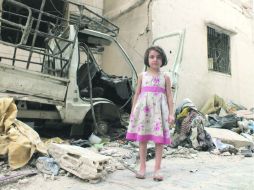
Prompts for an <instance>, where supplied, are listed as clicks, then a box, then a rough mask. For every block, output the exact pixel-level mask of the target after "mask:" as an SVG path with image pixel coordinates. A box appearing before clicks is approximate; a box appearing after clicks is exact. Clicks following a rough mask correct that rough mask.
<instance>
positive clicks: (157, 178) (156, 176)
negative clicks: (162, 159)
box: [153, 171, 163, 181]
mask: <svg viewBox="0 0 254 190" xmlns="http://www.w3.org/2000/svg"><path fill="white" fill-rule="evenodd" d="M153 180H154V181H163V176H162V174H161V172H160V171H157V172H155V173H154V176H153Z"/></svg>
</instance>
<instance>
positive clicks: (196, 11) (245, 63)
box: [152, 0, 254, 107]
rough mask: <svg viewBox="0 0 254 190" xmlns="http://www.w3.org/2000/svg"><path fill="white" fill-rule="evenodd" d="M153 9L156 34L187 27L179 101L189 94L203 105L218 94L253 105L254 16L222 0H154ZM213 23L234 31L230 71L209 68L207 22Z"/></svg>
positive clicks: (197, 103)
mask: <svg viewBox="0 0 254 190" xmlns="http://www.w3.org/2000/svg"><path fill="white" fill-rule="evenodd" d="M152 13H153V18H152V19H153V27H152V31H153V38H156V37H157V36H160V35H161V34H162V33H166V32H168V31H173V30H178V29H183V28H185V29H186V39H185V45H184V56H183V62H182V66H181V71H180V83H179V84H180V88H179V96H178V101H180V100H181V99H183V98H185V97H189V98H191V99H192V100H193V101H194V103H196V105H198V106H201V105H203V103H204V102H205V101H206V99H207V98H209V97H210V96H212V95H213V94H218V95H219V96H221V97H223V98H224V99H231V100H233V101H235V102H236V103H240V104H242V105H244V106H246V107H253V106H254V98H253V96H254V86H253V85H252V82H251V78H253V74H254V64H253V60H254V54H253V53H251V52H253V51H254V43H253V39H252V37H253V36H252V29H253V28H252V22H253V19H252V18H249V16H248V15H246V14H243V11H242V7H239V6H236V5H235V4H232V3H231V2H229V1H221V0H213V1H210V0H196V1H192V2H191V3H190V2H189V1H187V0H178V1H167V0H160V1H155V2H154V3H153V10H152ZM157 13H160V14H157ZM161 13H164V14H161ZM165 17H167V19H165ZM211 23H213V24H214V25H217V26H219V27H221V28H224V29H225V31H226V32H227V31H231V32H234V34H232V35H230V38H231V44H230V54H231V55H230V60H231V73H232V74H231V75H226V74H221V73H218V72H212V71H208V60H207V24H211Z"/></svg>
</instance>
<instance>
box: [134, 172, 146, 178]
mask: <svg viewBox="0 0 254 190" xmlns="http://www.w3.org/2000/svg"><path fill="white" fill-rule="evenodd" d="M136 178H138V179H145V178H146V176H145V174H141V173H139V172H137V173H136Z"/></svg>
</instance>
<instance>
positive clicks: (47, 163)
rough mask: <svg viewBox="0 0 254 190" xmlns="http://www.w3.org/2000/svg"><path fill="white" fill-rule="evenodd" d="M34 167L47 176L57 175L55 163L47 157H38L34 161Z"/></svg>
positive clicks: (57, 170) (57, 169)
mask: <svg viewBox="0 0 254 190" xmlns="http://www.w3.org/2000/svg"><path fill="white" fill-rule="evenodd" d="M36 167H37V169H38V170H39V171H40V172H42V173H45V174H49V175H52V174H53V175H58V173H59V169H60V167H59V165H58V164H57V162H56V161H55V160H54V159H53V158H49V157H39V158H38V159H37V160H36Z"/></svg>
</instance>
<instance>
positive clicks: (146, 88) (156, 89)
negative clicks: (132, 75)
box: [141, 86, 166, 93]
mask: <svg viewBox="0 0 254 190" xmlns="http://www.w3.org/2000/svg"><path fill="white" fill-rule="evenodd" d="M142 92H161V93H165V92H166V90H165V88H162V87H159V86H143V87H142V88H141V93H142Z"/></svg>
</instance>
